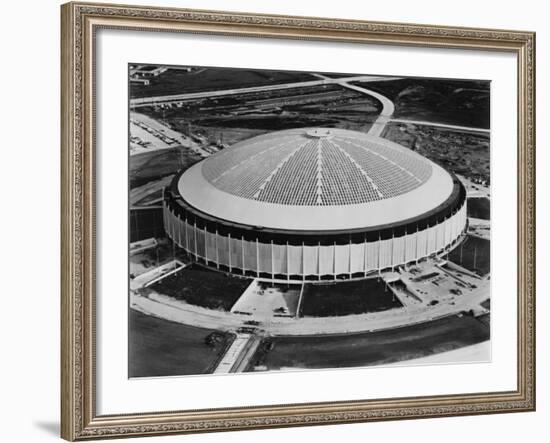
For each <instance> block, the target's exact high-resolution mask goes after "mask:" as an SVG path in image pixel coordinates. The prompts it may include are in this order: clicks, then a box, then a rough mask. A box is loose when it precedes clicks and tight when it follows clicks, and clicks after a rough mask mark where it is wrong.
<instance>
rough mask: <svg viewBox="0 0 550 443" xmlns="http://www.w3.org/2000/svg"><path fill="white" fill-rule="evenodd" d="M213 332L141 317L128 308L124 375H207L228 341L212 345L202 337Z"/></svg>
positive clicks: (229, 339)
mask: <svg viewBox="0 0 550 443" xmlns="http://www.w3.org/2000/svg"><path fill="white" fill-rule="evenodd" d="M213 332H215V331H213V330H210V329H202V328H195V327H192V326H186V325H182V324H179V323H173V322H171V321H167V320H163V319H160V318H156V317H151V316H148V315H144V314H142V313H140V312H137V311H134V310H133V309H130V311H129V343H128V347H129V348H128V375H129V376H130V377H155V376H169V375H191V374H208V373H211V372H212V371H213V369H214V367H215V365H216V363H217V362H218V360H219V358H220V357H221V355H222V354H223V352H224V351H225V349H226V347H227V346H228V345H229V343H230V342H231V338H230V336H224V337H225V338H224V340H222V341H221V342H219V343H215V344H213V345H210V346H209V345H207V344H206V342H205V341H206V338H207V337H208V336H209V335H210V334H211V333H213Z"/></svg>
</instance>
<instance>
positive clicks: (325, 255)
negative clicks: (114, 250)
mask: <svg viewBox="0 0 550 443" xmlns="http://www.w3.org/2000/svg"><path fill="white" fill-rule="evenodd" d="M466 226H467V217H466V192H465V189H464V187H463V186H462V184H461V183H460V182H459V181H458V180H457V179H456V177H454V176H453V175H451V174H450V173H449V172H447V171H446V170H445V169H443V168H442V167H440V166H438V165H437V164H435V163H433V162H431V161H430V160H428V159H427V158H425V157H423V156H421V155H419V154H417V153H416V152H414V151H412V150H409V149H407V148H405V147H403V146H400V145H398V144H396V143H393V142H391V141H388V140H386V139H383V138H380V137H374V136H370V135H367V134H364V133H361V132H356V131H349V130H343V129H333V128H330V129H329V128H300V129H291V130H285V131H276V132H272V133H268V134H265V135H261V136H258V137H253V138H251V139H248V140H245V141H242V142H240V143H237V144H235V145H234V146H232V147H231V148H228V149H225V150H223V151H220V152H218V153H217V154H214V155H212V156H210V157H208V158H207V159H205V160H203V161H201V162H199V163H197V164H195V165H194V166H192V167H191V168H189V169H188V170H186V171H185V172H183V173H181V174H178V175H177V176H176V177H175V178H174V180H173V182H172V184H171V186H170V188H169V189H167V190H166V192H165V196H164V227H165V231H166V233H167V235H168V236H169V237H170V238H171V239H172V240H173V241H174V242H175V243H176V244H177V245H178V246H179V247H180V248H182V249H184V250H185V251H187V252H188V253H189V254H190V256H191V257H192V258H193V259H194V260H195V261H197V262H199V263H202V264H205V265H208V266H210V267H213V268H216V269H220V270H223V271H226V272H232V273H235V274H239V275H252V276H257V277H263V278H268V279H286V280H336V279H350V278H362V277H366V276H368V275H369V274H370V273H376V272H382V271H385V270H391V269H394V268H395V267H397V266H401V265H405V264H408V263H414V262H418V261H419V260H423V259H425V258H427V257H430V256H434V255H436V254H440V253H443V252H445V251H448V250H450V249H452V248H453V247H454V246H455V245H456V244H457V242H458V240H459V238H460V236H461V234H462V233H463V232H464V231H465V229H466Z"/></svg>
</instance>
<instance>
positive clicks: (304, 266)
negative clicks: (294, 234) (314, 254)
mask: <svg viewBox="0 0 550 443" xmlns="http://www.w3.org/2000/svg"><path fill="white" fill-rule="evenodd" d="M305 279H306V248H305V245H304V242H302V281H304V280H305Z"/></svg>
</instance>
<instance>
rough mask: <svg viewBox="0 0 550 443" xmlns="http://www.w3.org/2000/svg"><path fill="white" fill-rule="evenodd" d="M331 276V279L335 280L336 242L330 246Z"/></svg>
mask: <svg viewBox="0 0 550 443" xmlns="http://www.w3.org/2000/svg"><path fill="white" fill-rule="evenodd" d="M332 275H333V279H334V280H336V242H334V243H333V245H332Z"/></svg>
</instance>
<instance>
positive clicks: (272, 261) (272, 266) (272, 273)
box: [271, 240, 275, 280]
mask: <svg viewBox="0 0 550 443" xmlns="http://www.w3.org/2000/svg"><path fill="white" fill-rule="evenodd" d="M273 257H274V256H273V240H271V279H272V280H274V279H275V272H274V267H275V263H274V262H275V260H274V259H273Z"/></svg>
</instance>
